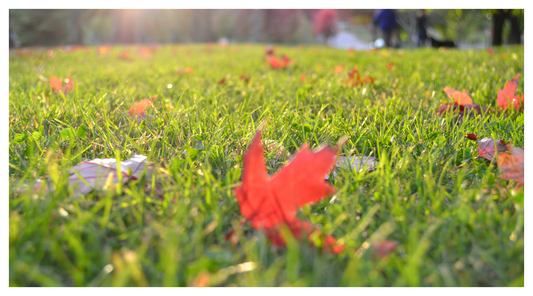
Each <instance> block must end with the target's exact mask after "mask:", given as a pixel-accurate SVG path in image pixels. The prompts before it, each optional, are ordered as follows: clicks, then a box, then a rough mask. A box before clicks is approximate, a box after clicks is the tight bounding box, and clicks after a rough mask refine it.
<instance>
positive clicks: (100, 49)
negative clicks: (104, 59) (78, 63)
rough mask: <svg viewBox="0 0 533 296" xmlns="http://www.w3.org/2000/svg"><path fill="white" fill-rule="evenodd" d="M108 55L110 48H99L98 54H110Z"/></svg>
mask: <svg viewBox="0 0 533 296" xmlns="http://www.w3.org/2000/svg"><path fill="white" fill-rule="evenodd" d="M108 53H109V47H107V46H100V47H98V54H108Z"/></svg>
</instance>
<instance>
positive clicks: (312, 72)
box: [9, 44, 524, 286]
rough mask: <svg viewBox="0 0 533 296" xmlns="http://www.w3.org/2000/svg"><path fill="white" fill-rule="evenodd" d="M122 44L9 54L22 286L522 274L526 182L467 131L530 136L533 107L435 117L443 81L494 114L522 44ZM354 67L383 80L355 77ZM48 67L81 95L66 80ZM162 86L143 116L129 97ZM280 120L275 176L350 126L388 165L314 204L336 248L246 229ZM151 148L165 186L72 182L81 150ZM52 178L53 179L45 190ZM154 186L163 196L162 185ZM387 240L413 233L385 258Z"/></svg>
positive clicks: (12, 228) (438, 281)
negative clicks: (256, 180) (274, 61)
mask: <svg viewBox="0 0 533 296" xmlns="http://www.w3.org/2000/svg"><path fill="white" fill-rule="evenodd" d="M124 49H125V47H120V46H117V47H111V48H110V52H109V53H107V54H98V53H97V48H95V47H89V48H87V49H86V50H85V49H83V48H82V49H80V50H76V51H74V50H71V51H66V50H65V48H52V52H48V53H47V50H48V49H44V50H40V49H33V50H32V51H29V53H26V54H20V55H18V54H16V53H13V54H11V55H10V58H9V163H10V164H9V187H10V188H9V284H10V286H194V285H196V286H205V285H208V286H523V284H524V191H523V188H516V184H517V183H516V181H508V180H504V179H502V178H500V177H499V175H500V174H501V173H500V171H499V170H498V165H497V164H496V163H495V162H494V163H491V162H490V161H488V160H486V159H484V158H477V159H476V156H478V152H477V151H476V147H477V144H476V142H474V141H471V140H468V139H466V138H465V135H466V134H467V133H475V134H476V135H477V136H478V137H480V138H483V137H487V138H493V139H502V140H504V141H506V142H509V143H511V145H512V146H515V147H524V113H523V111H512V112H493V113H484V114H483V116H469V117H467V116H465V117H464V119H460V118H458V117H457V116H455V115H454V114H453V113H451V112H450V113H445V114H442V115H437V108H438V106H439V105H440V104H442V103H449V102H451V100H450V99H449V98H448V97H447V96H446V93H445V92H444V91H443V88H444V87H445V86H450V87H452V88H455V89H458V90H463V89H465V90H466V91H467V92H468V93H469V94H470V96H471V97H472V99H473V101H474V103H476V104H479V105H482V106H486V107H489V108H492V109H497V107H498V106H497V105H496V96H497V94H498V90H499V89H501V88H503V87H504V85H505V83H506V82H507V81H509V80H511V79H512V78H513V77H514V76H515V75H516V74H519V73H521V74H522V77H523V73H524V48H523V47H504V48H498V49H495V50H494V53H489V52H487V51H486V50H464V51H463V50H442V49H441V50H435V49H429V48H428V49H418V50H379V51H365V52H363V51H355V52H348V51H346V50H337V49H331V48H326V47H320V46H294V47H285V46H277V47H276V48H275V55H276V57H278V58H279V57H280V56H281V55H282V54H285V55H287V56H288V57H289V58H290V59H291V62H290V63H289V65H288V66H287V67H286V68H284V69H273V68H272V67H271V66H270V65H269V64H268V62H267V58H266V57H265V46H264V45H247V44H235V45H233V44H232V45H229V46H220V45H214V46H213V45H205V44H203V45H202V44H198V45H166V46H159V47H158V48H157V50H156V51H153V52H150V54H149V56H148V57H144V56H142V53H140V52H138V50H137V48H136V47H131V48H130V56H131V60H126V59H121V58H119V54H120V53H121V52H123V51H124ZM49 53H52V54H51V55H50V54H49ZM389 63H391V64H390V66H392V67H387V65H388V64H389ZM339 65H342V66H343V69H342V71H339V73H335V71H334V68H335V67H337V66H339ZM355 66H357V67H358V71H359V74H360V75H361V77H372V78H374V80H373V81H372V82H370V81H367V82H364V83H362V84H361V85H356V86H352V85H349V84H347V83H346V81H345V80H346V79H347V78H348V75H347V73H348V72H349V71H350V70H352V69H353V68H354V67H355ZM187 67H189V68H191V69H192V70H193V72H192V73H186V72H185V71H183V69H185V68H187ZM389 68H390V69H389ZM179 69H181V70H182V71H180V72H182V73H178V70H179ZM241 74H244V75H245V76H247V77H249V78H250V80H249V82H247V81H246V80H245V79H242V78H241ZM51 75H54V76H55V77H59V78H61V79H65V78H66V77H71V79H72V80H73V81H74V83H75V87H74V89H73V91H72V92H70V93H68V94H66V95H65V94H63V93H61V92H59V93H56V92H54V90H53V89H52V88H51V87H50V82H49V79H50V76H51ZM302 75H303V76H304V77H305V81H303V80H304V79H303V77H302ZM224 77H225V82H224V83H223V84H219V83H218V82H219V81H221V79H222V78H224ZM522 77H521V78H522ZM370 80H371V79H370ZM523 89H524V83H523V79H521V80H520V83H519V87H518V93H519V94H522V93H523ZM155 95H158V97H157V98H156V99H155V100H154V101H153V106H151V107H149V108H148V109H147V111H146V113H147V118H146V119H145V120H140V124H138V123H137V120H136V118H134V117H131V116H130V115H129V113H128V111H129V109H130V107H132V106H133V104H134V103H136V102H139V101H141V100H142V99H144V98H150V97H152V96H155ZM263 123H266V124H265V126H264V128H263V140H264V141H265V142H266V141H268V142H266V143H270V144H272V143H274V144H275V145H274V146H279V145H282V146H283V147H284V148H283V147H279V148H278V149H270V150H268V151H267V153H266V154H265V158H266V164H267V168H268V172H269V174H273V173H275V172H276V171H278V170H279V169H281V168H282V166H283V164H284V163H285V162H286V161H287V160H288V159H290V158H289V157H288V156H287V154H291V155H292V154H294V153H296V152H297V151H298V149H299V147H300V146H302V145H303V144H305V143H309V145H310V146H311V148H316V147H318V146H320V145H321V144H328V145H335V144H336V143H337V141H338V140H339V139H341V138H342V137H347V142H346V143H345V144H344V145H343V146H342V149H341V150H342V153H346V155H350V154H356V155H361V156H374V157H376V160H377V161H378V163H377V164H376V168H375V170H372V171H366V170H361V171H357V170H355V171H353V170H350V169H349V168H341V169H339V170H338V171H337V175H336V176H335V177H333V176H330V178H329V179H328V182H330V183H331V184H332V185H333V186H334V187H335V188H336V190H337V191H336V193H335V194H334V195H330V196H327V197H326V198H324V199H323V200H321V201H320V202H318V203H315V204H311V205H305V206H304V207H302V208H301V209H300V210H299V211H298V213H297V215H298V217H299V218H301V219H302V220H304V221H309V222H311V223H313V224H314V225H316V226H318V227H319V228H320V229H321V231H322V232H323V233H324V234H327V235H332V236H334V237H335V238H337V239H338V242H339V243H343V244H344V246H345V247H344V250H343V251H342V252H340V253H339V254H334V253H330V252H327V251H326V250H324V248H321V247H320V244H321V240H320V238H317V239H316V240H311V241H308V240H307V238H302V239H301V240H298V239H296V238H294V237H291V236H290V235H289V236H287V237H286V238H287V246H286V247H276V246H274V245H273V244H272V242H271V241H270V240H269V239H268V238H267V237H266V236H265V234H264V233H263V232H262V231H259V230H256V229H254V228H253V227H252V226H251V225H250V223H241V222H244V221H243V220H242V219H243V216H242V214H241V212H240V207H239V203H238V201H237V198H236V196H235V194H234V188H235V187H236V186H238V185H239V184H240V181H241V172H242V169H243V153H244V152H245V151H246V149H247V147H248V145H249V144H250V142H251V140H252V138H253V136H254V135H255V133H256V130H257V128H258V127H259V126H260V125H261V124H263ZM271 147H272V146H271ZM274 148H275V147H274ZM280 151H281V152H280ZM134 154H142V155H145V156H147V157H148V160H149V161H150V162H152V163H154V164H155V165H156V166H158V168H159V169H158V170H157V173H156V174H154V175H153V177H152V178H148V177H146V176H144V174H143V176H144V177H141V178H140V179H138V180H134V181H130V182H128V183H127V184H125V185H121V184H120V183H119V184H112V183H108V184H106V185H108V186H106V187H105V188H100V189H98V190H94V191H92V192H91V193H89V194H87V195H77V194H75V191H76V188H72V187H69V186H67V184H68V183H67V178H68V171H69V169H70V168H71V167H72V166H74V165H76V164H78V163H80V162H82V161H85V160H92V159H95V158H120V159H127V158H130V157H131V156H133V155H134ZM308 169H309V170H313V169H314V167H313V166H309V168H308ZM48 176H49V177H50V180H52V183H53V187H54V189H55V190H54V191H52V192H49V191H46V190H45V189H44V187H42V188H41V189H40V190H33V189H32V186H33V184H34V183H35V182H36V180H37V179H38V178H41V177H48ZM156 181H157V182H161V184H162V185H163V190H162V192H156V190H154V189H151V190H150V189H149V190H147V189H146V186H145V184H146V183H148V184H155V182H156ZM152 188H154V187H152ZM232 231H233V232H232ZM231 233H234V234H235V235H234V236H232V239H227V237H229V236H230V235H231ZM382 241H389V242H395V243H396V247H395V248H394V249H393V250H392V251H391V252H390V253H389V254H388V255H386V256H384V257H383V258H382V257H381V256H379V255H378V254H377V251H376V248H375V247H374V246H375V243H380V242H382ZM311 245H313V246H311Z"/></svg>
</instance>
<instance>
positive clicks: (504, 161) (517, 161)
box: [498, 147, 524, 188]
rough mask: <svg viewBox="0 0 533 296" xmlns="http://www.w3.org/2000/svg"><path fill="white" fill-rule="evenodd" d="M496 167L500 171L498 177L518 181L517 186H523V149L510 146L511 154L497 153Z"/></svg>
mask: <svg viewBox="0 0 533 296" xmlns="http://www.w3.org/2000/svg"><path fill="white" fill-rule="evenodd" d="M498 169H500V171H501V172H502V174H501V175H500V178H502V179H505V180H515V181H518V184H517V186H516V187H517V188H519V187H523V186H524V149H522V148H518V147H512V148H511V154H509V153H504V152H500V153H499V154H498Z"/></svg>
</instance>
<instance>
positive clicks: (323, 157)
mask: <svg viewBox="0 0 533 296" xmlns="http://www.w3.org/2000/svg"><path fill="white" fill-rule="evenodd" d="M263 154H264V152H263V146H262V145H261V130H259V131H258V132H257V134H256V135H255V137H254V138H253V140H252V143H251V144H250V147H249V148H248V151H246V153H245V154H244V166H243V174H242V185H241V186H238V187H236V188H235V194H236V196H237V200H238V202H239V205H240V209H241V213H242V215H243V216H244V217H245V218H246V219H247V220H248V221H250V222H251V224H252V226H253V227H254V228H255V229H259V230H265V231H266V234H267V236H268V237H269V239H270V240H271V241H272V242H273V243H274V244H275V245H277V246H282V245H284V244H285V241H284V240H283V238H282V237H281V235H280V233H279V227H280V226H281V225H286V226H288V227H289V229H290V230H291V232H292V234H293V235H294V236H295V237H296V238H300V237H301V235H302V232H303V233H305V234H307V235H308V236H309V235H311V234H312V233H313V232H315V231H318V229H317V228H316V227H314V226H313V225H312V224H310V223H308V222H303V221H300V220H299V219H298V218H297V217H296V210H298V208H300V207H301V206H303V205H305V204H308V203H314V202H317V201H319V200H321V199H323V198H324V197H325V196H327V195H329V194H332V193H334V192H335V189H334V188H333V187H331V186H330V185H329V184H328V183H327V182H325V181H324V175H325V174H326V173H328V172H329V171H330V170H331V169H332V168H333V166H334V164H335V155H336V154H337V148H330V147H324V148H322V149H321V150H319V151H313V152H310V151H309V146H308V145H304V146H303V147H301V149H300V151H299V152H298V153H297V154H296V156H295V157H294V158H293V159H292V161H290V162H289V163H288V164H287V165H285V166H284V167H283V168H282V169H281V170H280V171H278V173H276V174H275V175H274V176H273V177H270V176H269V175H268V174H267V170H266V166H265V160H264V157H263ZM334 243H335V239H334V238H332V237H330V238H328V237H326V239H325V246H326V248H327V249H328V250H330V251H333V252H335V253H338V252H340V251H342V249H343V247H342V246H337V247H332V246H333V245H334Z"/></svg>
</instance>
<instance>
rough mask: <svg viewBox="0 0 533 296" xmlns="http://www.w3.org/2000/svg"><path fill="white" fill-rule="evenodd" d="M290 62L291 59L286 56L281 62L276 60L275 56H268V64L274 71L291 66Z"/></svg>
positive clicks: (282, 57)
mask: <svg viewBox="0 0 533 296" xmlns="http://www.w3.org/2000/svg"><path fill="white" fill-rule="evenodd" d="M290 61H291V59H289V57H288V56H286V55H282V56H281V61H280V60H278V59H276V57H275V56H273V55H269V56H268V63H269V64H270V66H271V67H272V68H273V69H283V68H285V67H287V66H288V65H289V62H290Z"/></svg>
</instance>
